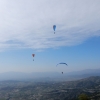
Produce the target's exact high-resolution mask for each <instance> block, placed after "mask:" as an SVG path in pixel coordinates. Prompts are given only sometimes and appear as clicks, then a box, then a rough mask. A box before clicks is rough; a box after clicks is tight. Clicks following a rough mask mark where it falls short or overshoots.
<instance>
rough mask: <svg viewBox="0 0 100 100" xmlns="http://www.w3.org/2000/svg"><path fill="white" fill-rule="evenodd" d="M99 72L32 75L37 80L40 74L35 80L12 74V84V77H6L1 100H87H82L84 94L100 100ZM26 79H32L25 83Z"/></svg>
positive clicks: (91, 98) (90, 99) (0, 84)
mask: <svg viewBox="0 0 100 100" xmlns="http://www.w3.org/2000/svg"><path fill="white" fill-rule="evenodd" d="M98 70H99V69H94V70H93V69H91V70H83V71H78V72H72V73H73V74H72V73H71V72H70V73H65V75H64V74H63V75H62V74H61V73H55V74H56V75H54V74H53V73H41V74H40V73H31V75H33V76H35V75H37V74H39V75H38V77H33V78H32V77H29V76H30V75H29V74H25V73H24V74H23V73H14V72H12V73H11V72H10V75H13V77H11V79H10V78H9V79H10V80H8V77H10V76H9V75H8V74H9V73H3V75H5V77H6V78H5V80H3V79H2V80H1V81H0V100H83V99H78V97H79V96H80V95H81V94H84V95H87V96H88V98H89V99H88V100H99V99H100V75H99V73H97V72H98ZM51 74H52V75H51ZM91 74H92V76H91ZM14 75H15V76H16V78H15V76H14ZM18 75H19V76H18ZM20 75H24V77H23V76H22V77H21V76H20ZM25 75H26V76H28V75H29V76H28V77H26V79H25ZM41 75H43V76H41ZM45 75H46V76H45ZM50 75H51V76H50ZM53 75H54V77H53ZM67 75H69V76H67ZM73 75H74V76H73ZM0 76H1V75H0ZM7 76H8V77H7ZM40 76H41V77H40ZM14 78H15V79H14ZM84 100H87V99H84Z"/></svg>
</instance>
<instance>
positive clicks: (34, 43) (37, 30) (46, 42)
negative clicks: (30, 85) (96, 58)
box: [0, 0, 100, 50]
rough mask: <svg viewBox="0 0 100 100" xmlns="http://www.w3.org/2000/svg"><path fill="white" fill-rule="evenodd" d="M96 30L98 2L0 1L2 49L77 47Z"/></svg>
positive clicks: (99, 23) (99, 21)
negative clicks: (54, 28)
mask: <svg viewBox="0 0 100 100" xmlns="http://www.w3.org/2000/svg"><path fill="white" fill-rule="evenodd" d="M54 24H56V26H57V28H56V34H54V33H53V28H52V26H53V25H54ZM99 30H100V0H95V1H94V0H88V1H87V0H16V1H15V0H9V1H8V0H0V49H1V50H4V49H9V48H10V49H13V48H32V49H45V48H55V47H59V46H72V45H77V44H80V43H82V42H83V41H85V40H86V39H88V38H90V37H93V36H100V31H99Z"/></svg>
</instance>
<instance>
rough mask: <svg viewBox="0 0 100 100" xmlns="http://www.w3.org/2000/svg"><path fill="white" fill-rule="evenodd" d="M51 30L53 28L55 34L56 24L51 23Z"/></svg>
mask: <svg viewBox="0 0 100 100" xmlns="http://www.w3.org/2000/svg"><path fill="white" fill-rule="evenodd" d="M53 30H54V34H55V30H56V25H53Z"/></svg>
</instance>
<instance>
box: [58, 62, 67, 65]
mask: <svg viewBox="0 0 100 100" xmlns="http://www.w3.org/2000/svg"><path fill="white" fill-rule="evenodd" d="M59 64H64V65H67V64H66V63H64V62H61V63H58V64H57V65H56V66H58V65H59ZM67 66H68V65H67Z"/></svg>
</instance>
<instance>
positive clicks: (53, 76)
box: [0, 69, 100, 81]
mask: <svg viewBox="0 0 100 100" xmlns="http://www.w3.org/2000/svg"><path fill="white" fill-rule="evenodd" d="M90 76H100V69H86V70H82V71H74V72H69V73H64V74H61V73H58V72H33V73H24V72H5V73H0V80H35V81H36V80H38V81H42V80H43V81H45V80H46V81H65V80H76V79H81V78H86V77H90Z"/></svg>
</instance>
